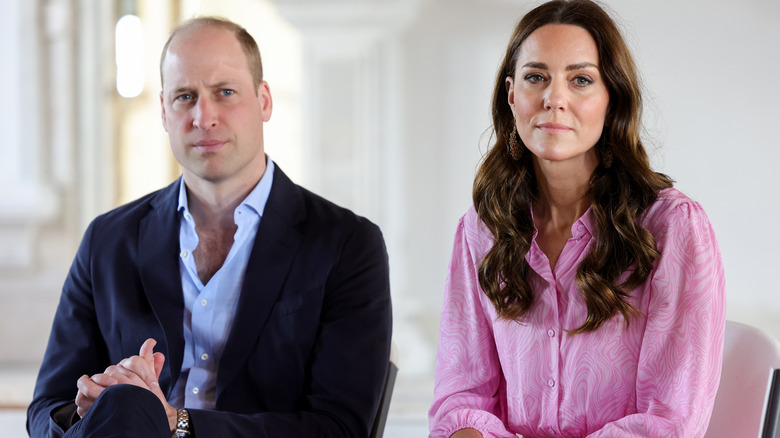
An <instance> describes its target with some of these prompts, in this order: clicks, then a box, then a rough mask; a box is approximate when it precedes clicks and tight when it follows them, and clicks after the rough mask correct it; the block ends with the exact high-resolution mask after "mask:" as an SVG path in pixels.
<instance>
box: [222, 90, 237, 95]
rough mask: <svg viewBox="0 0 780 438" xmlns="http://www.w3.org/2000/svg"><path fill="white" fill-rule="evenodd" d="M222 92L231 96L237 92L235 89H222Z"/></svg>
mask: <svg viewBox="0 0 780 438" xmlns="http://www.w3.org/2000/svg"><path fill="white" fill-rule="evenodd" d="M220 93H222V95H223V96H231V95H233V94H236V92H235V91H233V90H222V91H220Z"/></svg>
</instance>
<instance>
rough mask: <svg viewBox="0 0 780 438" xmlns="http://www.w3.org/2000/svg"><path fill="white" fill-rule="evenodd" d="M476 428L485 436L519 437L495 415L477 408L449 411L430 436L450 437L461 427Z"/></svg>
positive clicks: (436, 437) (490, 437)
mask: <svg viewBox="0 0 780 438" xmlns="http://www.w3.org/2000/svg"><path fill="white" fill-rule="evenodd" d="M469 428H471V429H476V430H477V431H479V433H481V434H482V436H483V438H517V435H516V434H514V433H511V432H509V431H508V430H506V426H504V423H502V422H501V420H499V419H498V418H497V417H496V416H495V415H493V414H491V413H489V412H485V411H480V410H475V409H460V410H456V411H452V412H450V413H448V414H447V415H446V416H445V417H444V418H442V419H440V420H439V422H438V423H437V424H436V425H433V427H432V428H431V433H430V436H429V438H449V437H450V436H452V434H454V433H455V432H457V431H459V430H461V429H469Z"/></svg>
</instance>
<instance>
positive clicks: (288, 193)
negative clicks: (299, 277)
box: [217, 166, 306, 401]
mask: <svg viewBox="0 0 780 438" xmlns="http://www.w3.org/2000/svg"><path fill="white" fill-rule="evenodd" d="M305 217H306V213H305V206H304V203H303V198H302V197H301V195H300V193H298V188H297V187H296V186H295V184H293V183H292V181H290V179H289V178H287V176H286V175H285V174H284V173H283V172H282V171H281V169H280V168H279V167H278V166H277V167H276V170H275V172H274V181H273V185H272V187H271V193H270V195H269V196H268V202H267V203H266V206H265V209H264V211H263V217H262V219H261V220H260V226H259V227H258V229H257V236H256V237H255V243H254V246H253V247H252V252H251V254H250V256H249V261H248V263H247V269H246V273H245V274H244V283H243V286H242V288H241V296H240V297H239V300H238V306H237V310H236V317H235V319H234V321H233V327H232V328H231V330H230V335H229V337H228V340H227V344H226V345H225V350H224V353H223V355H222V357H221V358H220V365H219V372H218V376H217V401H219V395H220V394H221V392H222V390H223V389H224V388H225V387H226V386H227V385H228V384H229V383H230V382H231V381H232V380H233V378H234V377H235V376H236V374H237V373H238V371H239V370H240V369H241V367H242V366H244V363H245V362H246V360H247V358H248V357H249V354H250V353H251V352H252V351H254V349H255V348H256V344H257V338H258V336H259V335H260V333H261V332H262V330H263V327H264V326H265V323H266V321H267V319H268V316H269V314H270V313H271V309H272V308H273V306H274V303H275V302H276V301H277V299H278V298H279V294H280V293H281V291H282V287H283V286H284V282H285V279H286V278H287V275H288V272H289V271H290V267H291V266H292V262H293V260H294V258H295V254H296V252H297V250H298V246H299V245H300V243H301V240H302V239H303V235H302V234H301V232H300V231H299V230H298V229H297V228H296V225H297V224H298V223H300V222H301V221H303V220H304V219H305Z"/></svg>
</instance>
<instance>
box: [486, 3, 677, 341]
mask: <svg viewBox="0 0 780 438" xmlns="http://www.w3.org/2000/svg"><path fill="white" fill-rule="evenodd" d="M547 24H568V25H574V26H579V27H581V28H583V29H585V30H586V31H588V33H590V35H591V36H592V37H593V39H594V41H595V42H596V47H597V49H598V54H599V70H600V72H601V76H602V77H603V78H604V81H605V84H606V87H607V90H608V92H609V105H608V108H607V114H606V118H605V127H604V131H603V132H602V138H601V139H600V140H599V143H603V144H604V147H607V148H609V151H611V152H612V155H613V159H612V164H611V166H604V165H603V164H600V165H598V166H597V167H596V169H595V170H594V172H593V175H592V176H591V179H590V189H589V194H590V199H591V203H592V205H591V210H592V211H593V214H594V217H595V220H596V228H597V239H596V243H595V245H594V246H593V247H592V249H591V251H590V253H589V254H588V255H587V257H586V258H585V259H584V260H583V261H582V263H581V264H580V266H579V267H578V268H577V285H578V287H579V289H580V291H581V293H582V297H583V299H584V301H585V304H586V306H587V310H588V314H587V317H586V319H585V321H584V323H583V324H582V326H580V327H579V328H577V329H573V330H570V332H571V333H585V332H590V331H594V330H596V329H598V328H599V327H600V326H601V325H602V324H603V323H604V322H606V321H607V320H609V319H610V318H612V317H613V316H615V315H616V314H617V313H620V314H622V316H623V317H624V319H625V322H626V324H629V323H630V319H631V317H632V316H634V315H635V314H636V312H637V310H636V309H635V308H634V307H633V306H632V305H631V304H630V303H629V301H628V297H629V294H630V292H631V291H632V290H634V289H636V288H637V287H638V286H639V285H641V284H642V283H643V282H644V281H645V280H646V279H647V277H648V275H649V274H650V272H651V271H652V269H653V262H654V261H655V260H656V259H657V258H658V257H659V255H660V254H659V252H658V250H657V249H656V246H655V238H654V237H653V235H652V234H650V232H649V231H647V230H645V229H644V228H642V226H640V225H639V223H638V219H639V218H640V216H641V215H642V213H643V212H644V211H645V210H646V209H647V208H648V207H649V206H650V205H652V204H653V202H654V201H655V200H656V199H657V197H658V193H659V192H660V191H661V190H662V189H665V188H668V187H671V186H672V184H673V181H672V180H671V179H670V178H669V177H667V176H666V175H664V174H661V173H657V172H654V171H653V170H652V169H651V168H650V162H649V159H648V156H647V152H646V151H645V148H644V147H643V146H642V141H641V139H640V119H641V109H642V96H641V87H640V83H639V78H638V75H637V72H636V66H635V64H634V61H633V58H632V57H631V53H630V52H629V50H628V47H627V45H626V43H625V41H624V40H623V37H622V36H621V34H620V31H619V30H618V27H617V25H616V24H615V22H614V21H613V20H612V19H611V18H610V16H609V15H608V14H607V13H606V12H605V11H604V9H602V8H601V7H600V6H599V5H598V4H596V3H594V2H593V1H590V0H553V1H550V2H548V3H544V4H542V5H541V6H538V7H537V8H535V9H533V10H532V11H530V12H529V13H528V14H526V15H525V16H524V17H523V18H522V20H520V22H519V23H518V25H517V27H516V28H515V30H514V32H513V34H512V38H511V41H510V43H509V46H508V47H507V50H506V55H505V56H504V59H503V62H502V64H501V66H500V68H499V70H498V74H497V75H496V84H495V89H494V92H493V102H492V117H493V130H494V132H495V143H494V144H493V146H492V147H491V148H490V150H489V151H488V152H487V154H486V155H485V157H484V159H483V161H482V163H481V164H480V167H479V170H478V171H477V176H476V178H475V180H474V191H473V198H474V199H473V200H474V206H475V209H476V211H477V214H478V215H479V218H480V219H481V220H482V222H483V223H484V224H485V225H486V226H487V228H488V229H489V230H490V231H491V233H492V234H493V237H494V244H493V247H492V248H491V250H490V251H489V252H488V253H487V255H486V256H485V258H484V259H483V260H482V261H481V262H480V266H479V284H480V286H481V287H482V290H483V291H484V293H485V294H486V295H487V296H488V298H490V300H491V302H492V303H493V305H494V306H495V308H496V311H497V312H498V315H499V317H500V318H503V319H508V320H518V321H521V320H522V317H523V315H525V314H526V312H528V311H529V310H530V309H531V308H532V306H533V303H534V294H533V291H532V290H531V287H530V285H529V284H528V281H527V274H528V271H529V267H528V263H527V262H526V260H525V255H526V253H527V252H528V250H529V248H530V247H531V241H532V238H533V234H534V230H535V228H534V224H533V219H532V216H531V204H532V202H533V201H535V200H536V199H537V196H538V187H537V182H536V177H535V174H534V168H533V161H532V157H531V155H532V154H531V153H530V152H529V151H527V150H525V146H524V145H523V144H522V141H521V140H520V139H519V138H518V140H519V141H520V142H521V143H520V145H521V151H522V152H523V153H522V154H521V156H520V159H519V160H517V161H515V160H513V159H512V158H511V157H510V154H509V153H508V151H507V144H508V141H509V136H510V135H511V133H512V128H513V123H514V118H513V116H512V111H511V109H510V107H509V103H508V94H507V89H506V86H505V81H506V78H507V77H514V75H515V68H516V65H517V60H518V57H519V56H520V47H521V45H522V43H523V41H525V39H526V38H527V37H528V36H529V35H530V34H531V33H533V32H534V31H535V30H536V29H538V28H540V27H542V26H544V25H547ZM626 272H628V273H629V275H628V276H627V278H626V279H625V280H624V281H622V282H620V277H621V275H623V273H626Z"/></svg>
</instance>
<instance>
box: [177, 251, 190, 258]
mask: <svg viewBox="0 0 780 438" xmlns="http://www.w3.org/2000/svg"><path fill="white" fill-rule="evenodd" d="M188 255H190V253H188V252H187V251H182V252H180V253H179V257H181V258H183V259H186V258H187V256H188Z"/></svg>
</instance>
